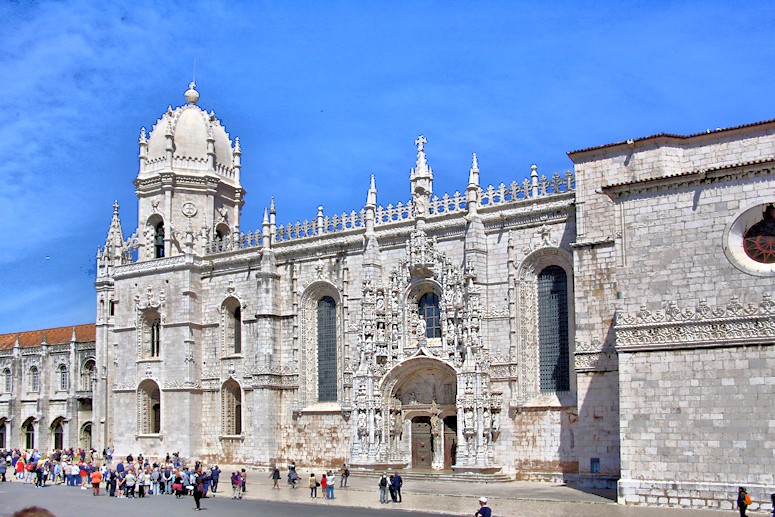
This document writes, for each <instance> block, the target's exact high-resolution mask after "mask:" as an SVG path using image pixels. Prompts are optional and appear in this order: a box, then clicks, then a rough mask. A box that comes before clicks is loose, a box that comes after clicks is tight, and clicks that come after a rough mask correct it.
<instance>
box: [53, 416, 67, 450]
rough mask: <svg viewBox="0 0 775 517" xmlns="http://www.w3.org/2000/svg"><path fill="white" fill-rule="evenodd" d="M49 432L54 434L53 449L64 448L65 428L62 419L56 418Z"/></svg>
mask: <svg viewBox="0 0 775 517" xmlns="http://www.w3.org/2000/svg"><path fill="white" fill-rule="evenodd" d="M51 434H53V435H54V449H56V450H62V449H64V441H65V428H64V426H63V425H62V419H61V418H57V419H56V420H54V423H53V424H52V426H51Z"/></svg>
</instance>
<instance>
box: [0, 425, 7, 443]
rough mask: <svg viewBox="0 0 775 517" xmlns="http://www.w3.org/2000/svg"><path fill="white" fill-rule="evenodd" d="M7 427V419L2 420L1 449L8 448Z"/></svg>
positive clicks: (0, 428)
mask: <svg viewBox="0 0 775 517" xmlns="http://www.w3.org/2000/svg"><path fill="white" fill-rule="evenodd" d="M6 425H7V421H6V419H5V418H0V449H6V448H8V446H7V445H6Z"/></svg>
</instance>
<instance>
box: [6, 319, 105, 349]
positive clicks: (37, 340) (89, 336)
mask: <svg viewBox="0 0 775 517" xmlns="http://www.w3.org/2000/svg"><path fill="white" fill-rule="evenodd" d="M73 329H75V340H76V341H77V342H78V343H91V342H94V341H96V339H97V337H96V336H97V329H96V326H95V324H94V323H87V324H85V325H75V326H69V327H57V328H52V329H43V330H27V331H25V332H13V333H11V334H0V350H9V349H11V348H13V347H14V345H15V344H16V339H17V338H18V339H19V345H20V346H21V347H24V348H26V347H34V346H39V345H40V344H41V343H42V342H43V335H44V334H45V337H46V343H48V344H49V345H64V344H67V343H69V342H70V340H71V339H72V337H73Z"/></svg>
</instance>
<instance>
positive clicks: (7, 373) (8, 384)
mask: <svg viewBox="0 0 775 517" xmlns="http://www.w3.org/2000/svg"><path fill="white" fill-rule="evenodd" d="M12 389H13V376H12V375H11V369H10V368H6V369H5V370H3V391H5V392H6V393H11V390H12Z"/></svg>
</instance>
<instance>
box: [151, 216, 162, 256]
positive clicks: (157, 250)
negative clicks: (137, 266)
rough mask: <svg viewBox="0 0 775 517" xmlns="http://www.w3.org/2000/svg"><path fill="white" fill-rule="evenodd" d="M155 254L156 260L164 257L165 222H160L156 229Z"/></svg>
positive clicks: (154, 236)
mask: <svg viewBox="0 0 775 517" xmlns="http://www.w3.org/2000/svg"><path fill="white" fill-rule="evenodd" d="M153 253H154V254H153V256H154V257H155V258H162V257H164V221H161V222H159V223H158V224H157V225H156V226H155V227H154V234H153Z"/></svg>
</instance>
